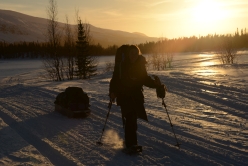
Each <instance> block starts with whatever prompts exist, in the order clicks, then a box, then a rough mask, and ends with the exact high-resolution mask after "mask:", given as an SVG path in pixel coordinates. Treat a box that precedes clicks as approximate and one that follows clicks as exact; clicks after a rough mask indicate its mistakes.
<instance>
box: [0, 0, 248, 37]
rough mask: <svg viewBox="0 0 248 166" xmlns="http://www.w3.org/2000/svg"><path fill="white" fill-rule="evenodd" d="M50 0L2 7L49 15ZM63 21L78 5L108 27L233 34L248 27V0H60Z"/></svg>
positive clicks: (166, 33)
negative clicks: (47, 12)
mask: <svg viewBox="0 0 248 166" xmlns="http://www.w3.org/2000/svg"><path fill="white" fill-rule="evenodd" d="M48 4H49V3H48V0H45V1H33V0H1V7H0V8H1V9H5V10H13V11H17V12H21V13H25V14H28V15H32V16H36V17H43V18H47V14H46V8H47V6H48ZM57 4H58V12H59V15H58V16H59V21H60V22H65V15H66V14H67V15H68V16H69V19H70V23H72V24H74V23H75V21H74V20H75V19H74V18H75V9H78V10H79V15H80V16H81V18H82V19H83V20H87V22H89V23H90V24H92V25H94V26H97V27H101V28H107V29H114V30H123V31H127V32H141V33H144V34H146V35H148V36H152V37H167V38H177V37H183V36H193V35H194V36H199V35H201V36H204V35H207V34H215V33H217V34H227V33H230V34H233V33H234V32H235V31H236V29H237V28H239V29H245V28H248V1H247V0H235V1H234V0H145V1H144V0H143V1H142V0H135V1H133V0H104V1H103V0H91V1H88V0H87V1H86V0H84V1H82V0H70V1H67V0H57Z"/></svg>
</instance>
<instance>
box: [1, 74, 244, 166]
mask: <svg viewBox="0 0 248 166" xmlns="http://www.w3.org/2000/svg"><path fill="white" fill-rule="evenodd" d="M37 72H38V71H33V72H29V73H25V74H19V75H16V76H15V77H6V78H4V79H2V81H1V85H0V124H1V126H0V127H1V128H0V134H1V137H0V147H1V148H0V165H16V164H19V165H20V164H23V163H26V164H29V165H123V166H124V165H125V166H126V165H173V166H174V165H176V166H177V165H178V166H179V165H196V166H198V165H235V166H236V165H237V166H239V165H240V166H243V165H248V155H247V154H248V148H247V147H248V130H247V129H248V123H247V118H248V103H247V101H248V92H247V87H243V86H240V87H238V86H237V87H235V86H231V85H232V83H235V80H234V81H233V80H232V82H230V84H227V85H225V84H223V83H222V84H221V83H219V82H217V81H216V79H213V78H212V77H199V76H197V75H190V74H185V73H181V72H178V71H166V72H149V73H150V74H156V75H158V76H159V77H160V78H161V80H162V82H164V83H165V84H166V86H167V87H168V89H169V91H168V93H167V96H166V99H165V102H166V104H167V109H168V112H169V115H170V118H171V121H172V124H173V126H174V127H173V128H174V130H175V133H176V136H177V139H178V141H179V142H180V143H181V144H182V145H181V148H180V149H178V148H177V147H176V146H174V145H175V144H176V140H175V137H174V135H173V133H172V129H171V126H170V123H169V120H168V116H167V114H166V112H165V109H164V108H163V106H162V104H161V102H162V101H161V99H157V98H156V93H155V90H154V89H149V88H144V95H145V101H146V103H145V107H146V110H147V114H148V119H149V122H148V123H147V122H145V121H142V120H138V142H139V144H140V145H142V146H143V152H142V154H140V155H137V156H128V155H125V154H123V153H122V152H121V148H122V142H123V137H124V132H123V128H122V120H121V113H120V108H119V107H117V106H116V105H115V104H114V105H113V106H112V109H111V111H110V116H109V118H108V121H107V125H106V128H105V132H104V133H105V134H104V135H103V138H102V142H103V144H104V145H103V146H97V145H96V141H99V138H100V136H101V133H102V128H103V125H104V122H105V119H106V115H107V112H108V108H107V105H108V102H109V98H108V86H109V80H110V78H111V73H104V74H101V75H98V76H96V77H94V78H92V79H90V80H83V81H82V80H77V81H72V82H70V81H63V82H49V81H45V80H43V79H42V78H41V77H39V76H38V75H37V74H34V73H37ZM31 76H34V78H31ZM68 86H80V87H82V88H83V90H84V91H86V92H87V93H88V95H89V97H90V104H91V109H92V113H91V115H90V116H89V117H87V118H83V119H70V118H67V117H65V116H63V115H61V114H59V113H57V112H54V104H53V102H54V100H55V97H56V95H57V94H58V93H59V92H61V91H63V90H64V89H65V88H66V87H68ZM114 137H115V138H114Z"/></svg>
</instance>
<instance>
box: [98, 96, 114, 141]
mask: <svg viewBox="0 0 248 166" xmlns="http://www.w3.org/2000/svg"><path fill="white" fill-rule="evenodd" d="M111 106H112V100H110V101H109V104H108V113H107V117H106V120H105V124H104V126H103V129H102V135H101V137H100V140H99V141H97V142H96V144H97V145H99V146H102V145H103V143H102V142H101V140H102V136H103V132H104V130H105V126H106V123H107V120H108V117H109V113H110V109H111Z"/></svg>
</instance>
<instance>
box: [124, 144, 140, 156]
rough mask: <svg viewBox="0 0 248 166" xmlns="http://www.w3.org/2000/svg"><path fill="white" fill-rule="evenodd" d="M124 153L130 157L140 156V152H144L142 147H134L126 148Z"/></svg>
mask: <svg viewBox="0 0 248 166" xmlns="http://www.w3.org/2000/svg"><path fill="white" fill-rule="evenodd" d="M122 152H123V153H125V154H128V155H135V154H139V153H140V152H142V146H138V145H134V146H131V147H128V148H124V149H123V150H122Z"/></svg>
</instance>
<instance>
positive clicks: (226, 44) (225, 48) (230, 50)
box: [217, 38, 238, 64]
mask: <svg viewBox="0 0 248 166" xmlns="http://www.w3.org/2000/svg"><path fill="white" fill-rule="evenodd" d="M217 55H218V57H219V59H220V61H221V62H222V64H233V63H234V60H235V59H236V58H237V56H238V55H237V50H236V49H235V48H234V47H233V41H232V39H231V38H226V39H224V41H223V42H222V44H221V46H220V48H219V50H218V51H217Z"/></svg>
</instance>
